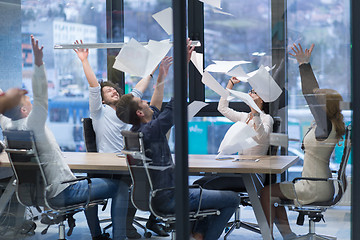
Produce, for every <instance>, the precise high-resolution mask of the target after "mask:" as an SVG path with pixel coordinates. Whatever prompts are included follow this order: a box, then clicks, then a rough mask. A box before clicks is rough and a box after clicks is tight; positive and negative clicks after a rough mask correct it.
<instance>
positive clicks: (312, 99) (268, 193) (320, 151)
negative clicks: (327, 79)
mask: <svg viewBox="0 0 360 240" xmlns="http://www.w3.org/2000/svg"><path fill="white" fill-rule="evenodd" d="M313 48H314V44H313V45H312V46H311V47H310V49H305V52H304V51H303V49H302V47H301V45H300V44H299V45H298V46H296V44H294V46H293V47H292V50H293V52H294V53H289V54H290V55H291V56H294V57H295V58H296V60H297V61H298V63H299V69H300V76H301V88H302V92H303V95H304V97H305V100H306V102H307V104H308V105H309V108H310V111H311V114H312V115H313V117H314V119H315V123H314V124H312V126H311V128H310V129H309V131H308V132H307V133H306V134H305V136H304V140H303V150H304V151H305V154H304V166H303V171H302V174H301V176H302V177H314V178H331V176H332V174H331V170H330V167H329V163H330V156H331V154H332V152H333V150H334V148H335V145H336V144H338V143H339V141H340V140H341V139H342V136H343V135H344V133H345V124H344V117H343V115H342V113H341V109H340V101H342V97H341V95H340V94H339V93H338V92H337V91H335V90H333V89H321V88H319V84H318V82H317V80H316V78H315V76H314V73H313V70H312V68H311V66H310V57H311V52H312V50H313ZM333 195H334V184H333V183H332V182H331V181H327V182H323V181H307V180H301V181H297V182H296V183H295V184H293V183H292V182H282V183H276V184H272V185H269V186H266V187H264V188H263V190H262V192H261V197H260V200H261V204H262V206H263V209H264V212H265V216H266V218H267V220H268V223H269V225H270V230H271V233H272V232H273V231H272V230H273V223H274V222H275V224H276V226H277V228H278V229H279V231H280V233H281V235H282V236H283V238H284V239H293V238H295V237H296V234H294V233H293V232H292V231H291V228H290V225H289V221H288V218H287V215H286V210H285V208H284V207H283V206H278V207H275V206H274V202H275V201H278V200H279V198H280V199H283V200H289V199H290V200H295V199H298V201H299V203H300V204H310V203H313V202H322V201H328V200H330V199H332V197H333Z"/></svg>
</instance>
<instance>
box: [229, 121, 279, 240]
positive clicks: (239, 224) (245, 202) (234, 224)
mask: <svg viewBox="0 0 360 240" xmlns="http://www.w3.org/2000/svg"><path fill="white" fill-rule="evenodd" d="M273 119H274V123H273V133H279V132H280V126H281V118H280V117H274V118H273ZM279 148H280V146H279V145H278V144H275V145H270V146H269V149H268V155H276V154H277V153H278V152H279ZM258 177H259V176H258ZM258 182H259V183H261V180H260V179H258ZM275 182H276V174H265V180H264V183H263V185H264V186H266V185H270V184H273V183H275ZM239 194H240V196H241V202H240V205H239V206H238V207H237V208H236V210H235V213H234V221H231V222H228V224H227V227H226V229H225V232H226V234H225V236H224V240H226V239H227V238H228V237H229V235H230V234H231V233H232V231H234V230H235V229H239V228H244V229H247V230H250V231H252V232H254V233H258V234H261V231H260V228H259V226H258V224H256V223H250V222H245V221H241V220H240V210H241V206H244V207H246V206H252V205H251V202H250V198H249V196H248V193H247V192H240V193H239Z"/></svg>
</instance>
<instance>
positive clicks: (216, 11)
mask: <svg viewBox="0 0 360 240" xmlns="http://www.w3.org/2000/svg"><path fill="white" fill-rule="evenodd" d="M213 12H214V13H219V14H223V15H228V16H234V15H232V14H231V13H227V12H224V11H220V10H219V9H216V8H214V9H213Z"/></svg>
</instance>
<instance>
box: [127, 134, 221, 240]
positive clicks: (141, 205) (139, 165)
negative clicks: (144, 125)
mask: <svg viewBox="0 0 360 240" xmlns="http://www.w3.org/2000/svg"><path fill="white" fill-rule="evenodd" d="M121 134H122V135H123V137H124V150H123V153H124V154H125V155H126V162H127V165H128V168H129V171H130V175H131V179H132V186H131V201H132V202H133V204H134V206H135V207H136V208H137V209H139V210H141V211H150V212H151V213H152V214H154V216H155V217H157V218H159V219H161V220H162V221H163V222H164V223H165V226H166V229H167V231H168V232H171V239H174V238H175V232H174V223H175V214H174V213H172V214H164V213H162V212H160V211H158V210H157V208H156V206H154V204H153V202H152V199H153V198H154V197H155V196H156V194H158V193H159V192H161V191H167V190H172V189H174V188H166V189H154V188H153V184H152V178H151V175H150V171H152V170H150V168H151V167H150V164H151V162H152V161H151V159H149V158H147V157H146V156H145V149H144V144H143V134H142V133H141V132H130V131H122V132H121ZM189 188H200V203H199V207H198V209H197V210H196V211H191V212H190V213H189V220H190V221H196V220H198V219H201V218H203V217H206V216H210V215H219V214H220V211H219V210H217V209H204V210H200V205H201V193H202V188H201V187H200V186H199V185H192V186H189Z"/></svg>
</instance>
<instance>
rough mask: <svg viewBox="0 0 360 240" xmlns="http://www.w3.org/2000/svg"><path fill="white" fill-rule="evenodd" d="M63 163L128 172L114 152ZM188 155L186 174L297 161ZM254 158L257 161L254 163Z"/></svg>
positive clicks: (279, 167)
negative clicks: (187, 170)
mask: <svg viewBox="0 0 360 240" xmlns="http://www.w3.org/2000/svg"><path fill="white" fill-rule="evenodd" d="M63 155H64V160H65V162H66V163H67V164H68V165H69V167H70V169H71V170H73V171H74V172H94V171H95V172H96V171H98V172H106V171H111V172H117V171H128V168H127V165H126V161H125V157H124V156H117V154H115V153H87V152H63ZM215 157H216V155H189V172H190V173H276V174H278V173H282V172H284V171H285V170H287V169H288V168H289V167H291V166H292V165H294V164H295V163H296V162H297V161H298V159H299V158H298V157H297V156H241V158H240V159H239V160H237V161H234V160H235V158H238V156H237V155H233V156H229V157H231V159H224V160H216V159H215ZM257 159H258V160H257ZM0 162H1V165H0V166H1V167H10V163H9V160H8V157H7V154H6V153H1V154H0Z"/></svg>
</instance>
